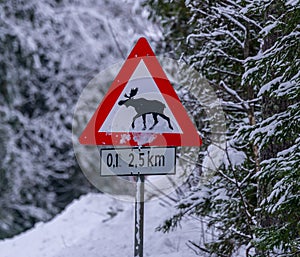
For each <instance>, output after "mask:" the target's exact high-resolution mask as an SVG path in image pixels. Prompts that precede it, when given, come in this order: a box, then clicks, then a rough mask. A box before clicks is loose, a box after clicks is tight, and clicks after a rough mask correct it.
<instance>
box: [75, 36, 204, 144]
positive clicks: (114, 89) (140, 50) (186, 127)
mask: <svg viewBox="0 0 300 257" xmlns="http://www.w3.org/2000/svg"><path fill="white" fill-rule="evenodd" d="M149 57H152V58H149ZM153 57H154V58H153ZM141 60H143V61H144V63H145V65H146V67H147V68H148V70H149V72H150V74H151V75H152V77H153V80H154V81H155V83H156V85H157V87H158V88H159V90H160V91H161V93H162V95H163V96H164V95H166V96H168V97H167V98H166V97H164V99H165V100H166V102H167V104H168V106H169V108H170V109H171V111H172V113H173V115H174V117H175V119H176V120H177V123H178V125H179V126H180V127H181V130H182V132H183V133H182V134H179V133H178V134H177V133H162V134H156V133H148V132H145V133H148V134H151V135H153V136H155V139H154V140H153V141H152V142H151V143H147V144H144V145H143V146H200V145H201V144H202V140H201V138H200V136H199V134H198V132H197V130H196V128H195V126H194V124H193V123H192V121H191V120H190V118H189V117H188V115H187V112H186V110H185V109H184V107H183V105H182V104H181V102H180V100H179V98H178V96H177V94H176V92H175V90H174V89H173V87H172V85H171V83H170V81H169V80H168V78H167V76H166V74H165V72H164V71H163V69H162V67H161V65H160V63H159V62H158V60H157V58H156V56H155V54H154V52H153V51H152V49H151V47H150V45H149V43H148V41H147V39H146V38H143V37H142V38H140V39H139V40H138V41H137V43H136V45H135V46H134V48H133V49H132V51H131V52H130V54H129V56H128V58H127V60H126V61H125V63H124V64H123V66H122V68H121V70H120V72H119V74H118V75H117V76H116V78H115V80H114V81H113V82H112V85H111V86H110V88H109V90H108V92H107V94H106V95H105V97H104V99H103V100H102V102H101V103H100V105H99V106H98V108H97V110H96V111H95V113H94V115H93V116H92V118H91V120H90V121H89V122H88V124H87V126H86V128H85V129H84V130H83V132H82V134H81V135H80V137H79V142H80V144H84V145H115V146H138V143H137V142H136V141H135V140H134V139H133V138H134V137H136V136H139V135H140V134H145V133H144V132H143V133H142V132H137V133H133V132H126V131H124V132H99V131H98V130H99V128H100V127H101V126H102V124H103V123H104V121H105V119H106V118H107V116H108V115H109V113H110V111H111V109H112V108H113V106H114V105H115V103H116V102H117V99H118V98H119V96H120V94H121V93H122V91H123V89H124V87H125V86H126V84H127V82H128V81H129V79H130V77H131V76H132V74H133V73H134V71H135V69H136V67H137V65H138V64H139V63H140V61H141ZM169 96H170V97H169ZM124 133H126V134H128V135H130V138H131V139H130V140H128V141H126V142H124V144H121V143H120V138H121V135H124Z"/></svg>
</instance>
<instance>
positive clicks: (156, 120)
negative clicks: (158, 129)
mask: <svg viewBox="0 0 300 257" xmlns="http://www.w3.org/2000/svg"><path fill="white" fill-rule="evenodd" d="M157 115H158V114H157V113H152V116H153V120H154V124H153V125H152V127H151V128H150V129H153V128H154V127H155V125H156V124H157V123H158V119H157Z"/></svg>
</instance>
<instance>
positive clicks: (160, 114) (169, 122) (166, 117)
mask: <svg viewBox="0 0 300 257" xmlns="http://www.w3.org/2000/svg"><path fill="white" fill-rule="evenodd" d="M159 116H160V117H162V118H163V119H165V120H166V121H167V122H168V125H169V128H170V129H172V130H173V127H172V125H171V121H170V118H169V117H168V116H166V115H164V114H162V113H159Z"/></svg>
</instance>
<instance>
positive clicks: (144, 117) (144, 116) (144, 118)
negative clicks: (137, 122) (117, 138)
mask: <svg viewBox="0 0 300 257" xmlns="http://www.w3.org/2000/svg"><path fill="white" fill-rule="evenodd" d="M142 118H143V124H144V127H143V130H145V129H146V114H145V113H144V114H143V115H142Z"/></svg>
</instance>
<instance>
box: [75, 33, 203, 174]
mask: <svg viewBox="0 0 300 257" xmlns="http://www.w3.org/2000/svg"><path fill="white" fill-rule="evenodd" d="M79 142H80V143H81V144H84V145H101V146H114V148H113V149H112V148H111V149H110V150H109V149H107V148H103V149H102V150H101V151H100V152H101V170H102V172H101V175H104V176H107V175H109V172H108V171H109V170H110V171H111V173H110V174H111V175H136V174H138V173H144V174H151V173H154V174H170V173H174V166H175V165H174V164H175V154H176V149H175V147H176V146H200V145H201V143H202V141H201V138H200V136H199V134H198V132H197V130H196V128H195V127H194V125H193V123H192V121H191V120H190V118H189V117H188V114H187V112H186V110H185V109H184V107H183V105H182V104H181V102H180V100H179V98H178V96H177V94H176V92H175V90H174V89H173V86H172V85H171V83H170V81H169V80H168V78H167V76H166V74H165V72H164V70H163V68H162V67H161V65H160V63H159V62H158V60H157V58H156V56H155V54H154V52H153V50H152V49H151V47H150V45H149V43H148V41H147V40H146V39H145V38H140V39H139V40H138V41H137V43H136V45H135V46H134V47H133V49H132V51H131V52H130V54H129V56H128V58H127V60H126V61H125V63H124V64H123V66H122V68H121V69H120V71H119V73H118V74H117V76H116V77H115V79H114V81H113V82H112V84H111V86H110V88H109V90H108V92H107V93H106V95H105V97H104V98H103V100H102V102H101V103H100V105H99V106H98V108H97V110H96V111H95V113H94V115H93V116H92V118H91V119H90V121H89V122H88V124H87V126H86V128H85V129H84V130H83V132H82V134H81V135H80V138H79ZM145 147H146V148H145ZM155 147H159V148H158V149H156V150H154V149H155ZM144 148H145V149H144ZM116 150H117V152H116ZM148 152H149V153H148ZM170 156H173V157H172V158H170ZM156 160H157V161H156ZM126 162H127V165H125V163H126ZM171 166H173V168H171ZM126 170H127V171H126Z"/></svg>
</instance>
